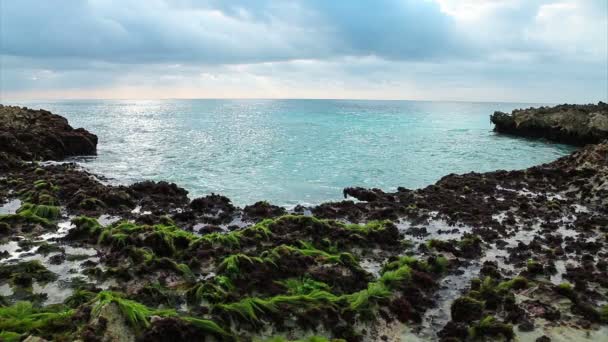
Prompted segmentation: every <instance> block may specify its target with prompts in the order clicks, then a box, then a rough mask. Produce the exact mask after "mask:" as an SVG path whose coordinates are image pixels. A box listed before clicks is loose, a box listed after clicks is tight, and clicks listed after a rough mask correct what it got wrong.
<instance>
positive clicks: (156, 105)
mask: <svg viewBox="0 0 608 342" xmlns="http://www.w3.org/2000/svg"><path fill="white" fill-rule="evenodd" d="M19 104H20V105H27V106H29V107H33V108H44V109H48V110H51V111H52V112H54V113H57V114H60V115H63V116H65V117H67V118H68V119H69V121H70V124H71V125H72V126H74V127H85V128H86V129H88V130H90V131H92V132H94V133H95V134H97V135H98V136H99V146H98V154H99V155H98V156H97V157H95V158H88V159H86V160H82V159H81V160H79V162H82V163H83V165H85V167H87V168H88V169H90V170H91V171H93V172H95V173H99V174H102V175H104V176H106V177H109V178H110V179H111V180H112V181H114V182H117V183H131V182H135V181H139V180H143V179H152V180H168V181H171V182H175V183H177V184H179V185H180V186H182V187H184V188H186V189H187V190H188V191H190V195H191V197H192V198H194V197H196V196H201V195H204V194H208V193H211V192H215V193H220V194H224V195H226V196H228V197H230V198H231V199H232V200H233V202H235V203H237V204H239V205H244V204H249V203H253V202H255V201H258V200H263V199H264V200H269V201H271V202H273V203H277V204H281V205H293V204H297V203H307V204H314V203H319V202H322V201H326V200H336V199H340V198H341V196H342V188H344V187H347V186H363V187H378V188H381V189H384V190H394V189H395V188H396V187H398V186H404V187H408V188H418V187H422V186H425V185H428V184H432V183H434V182H435V181H437V180H438V179H439V178H441V177H442V176H444V175H447V174H449V173H465V172H469V171H491V170H496V169H519V168H525V167H529V166H532V165H536V164H540V163H544V162H549V161H552V160H554V159H556V158H558V157H560V156H563V155H565V154H568V153H570V152H571V151H572V150H573V149H572V148H570V147H567V146H564V145H558V144H550V143H546V142H543V141H538V140H537V141H534V140H526V139H521V138H513V137H505V136H501V135H497V134H495V133H493V132H492V125H491V123H490V121H489V115H490V114H491V113H493V112H494V110H502V111H510V110H512V109H514V108H521V107H529V106H531V104H512V103H463V102H450V103H447V102H445V103H444V102H414V101H348V100H344V101H341V100H340V101H339V100H160V101H126V100H125V101H54V102H36V103H34V102H29V103H25V102H24V103H19Z"/></svg>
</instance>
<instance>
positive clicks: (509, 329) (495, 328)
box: [469, 316, 515, 340]
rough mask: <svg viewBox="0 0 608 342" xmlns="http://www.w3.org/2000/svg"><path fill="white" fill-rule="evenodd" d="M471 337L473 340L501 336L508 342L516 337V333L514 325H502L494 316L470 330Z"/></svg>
mask: <svg viewBox="0 0 608 342" xmlns="http://www.w3.org/2000/svg"><path fill="white" fill-rule="evenodd" d="M469 336H470V337H471V339H473V340H481V339H484V338H488V337H492V338H496V337H500V336H502V337H504V338H505V339H507V340H512V339H513V338H514V337H515V333H514V332H513V326H512V325H510V324H505V323H501V322H499V321H498V320H496V318H495V317H493V316H487V317H485V318H484V319H482V320H481V321H479V322H478V323H477V324H475V325H473V326H472V327H471V328H469Z"/></svg>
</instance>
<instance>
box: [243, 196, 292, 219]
mask: <svg viewBox="0 0 608 342" xmlns="http://www.w3.org/2000/svg"><path fill="white" fill-rule="evenodd" d="M243 212H244V213H245V217H246V218H247V219H249V220H251V221H260V220H263V219H265V218H273V217H278V216H281V215H285V214H286V213H287V211H286V210H285V208H283V207H279V206H276V205H273V204H270V203H268V202H266V201H260V202H256V203H254V204H252V205H248V206H246V207H245V208H244V209H243Z"/></svg>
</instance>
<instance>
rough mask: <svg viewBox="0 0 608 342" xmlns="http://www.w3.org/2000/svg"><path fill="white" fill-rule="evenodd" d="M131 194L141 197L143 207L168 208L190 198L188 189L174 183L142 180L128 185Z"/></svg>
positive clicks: (181, 204) (180, 204)
mask: <svg viewBox="0 0 608 342" xmlns="http://www.w3.org/2000/svg"><path fill="white" fill-rule="evenodd" d="M129 190H130V193H131V196H133V197H134V198H137V199H141V206H142V208H143V209H153V210H154V209H161V210H164V211H166V210H169V209H173V208H177V207H182V206H184V205H185V204H187V203H188V202H189V201H190V200H189V199H188V191H186V190H185V189H184V188H180V187H179V186H177V185H176V184H174V183H168V182H165V181H161V182H154V181H144V182H139V183H135V184H133V185H131V186H130V187H129Z"/></svg>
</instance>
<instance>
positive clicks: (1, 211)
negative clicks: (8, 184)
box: [0, 198, 21, 215]
mask: <svg viewBox="0 0 608 342" xmlns="http://www.w3.org/2000/svg"><path fill="white" fill-rule="evenodd" d="M19 208H21V200H20V199H18V198H16V199H13V200H10V201H8V202H6V203H4V204H3V205H2V206H0V215H12V214H15V213H17V209H19Z"/></svg>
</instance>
